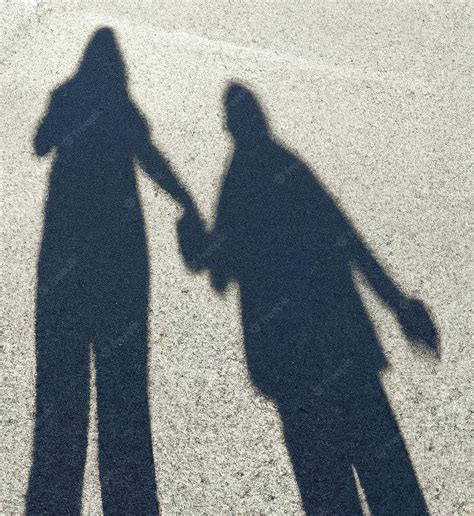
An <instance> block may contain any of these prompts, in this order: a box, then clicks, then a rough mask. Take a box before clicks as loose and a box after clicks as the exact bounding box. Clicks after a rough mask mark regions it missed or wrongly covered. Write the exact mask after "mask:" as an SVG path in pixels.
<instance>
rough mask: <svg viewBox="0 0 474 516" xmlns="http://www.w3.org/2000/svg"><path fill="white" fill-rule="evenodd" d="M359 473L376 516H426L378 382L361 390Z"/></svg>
mask: <svg viewBox="0 0 474 516" xmlns="http://www.w3.org/2000/svg"><path fill="white" fill-rule="evenodd" d="M359 395H360V396H359V397H358V406H359V412H360V415H361V417H359V418H358V422H357V435H358V446H357V447H355V449H354V454H355V460H354V465H355V467H356V469H357V473H358V475H359V478H360V481H361V484H362V487H363V489H364V491H365V494H366V497H367V502H368V504H369V507H370V509H371V511H372V513H373V514H377V515H378V514H391V515H399V514H406V515H425V514H428V509H427V507H426V505H425V501H424V498H423V494H422V492H421V489H420V487H419V485H418V481H417V478H416V475H415V472H414V470H413V467H412V464H411V461H410V458H409V456H408V452H407V450H406V448H405V444H404V442H403V437H402V435H401V433H400V430H399V428H398V425H397V422H396V420H395V417H394V415H393V413H392V410H391V409H390V406H389V403H388V400H387V397H386V395H385V392H384V390H383V388H382V386H381V385H380V383H379V382H378V381H373V382H372V383H370V384H369V383H367V385H366V386H365V388H362V389H360V390H359Z"/></svg>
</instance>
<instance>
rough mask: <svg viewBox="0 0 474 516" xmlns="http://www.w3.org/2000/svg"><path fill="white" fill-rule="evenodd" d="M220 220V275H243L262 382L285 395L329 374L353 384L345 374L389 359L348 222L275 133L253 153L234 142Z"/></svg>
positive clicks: (317, 384)
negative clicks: (354, 257) (358, 277)
mask: <svg viewBox="0 0 474 516" xmlns="http://www.w3.org/2000/svg"><path fill="white" fill-rule="evenodd" d="M216 230H217V232H218V233H219V234H222V235H225V237H226V249H225V251H224V253H223V254H224V255H225V257H223V258H224V259H223V260H222V261H220V263H221V264H225V265H224V267H225V270H219V264H217V265H216V267H215V277H216V281H217V282H219V281H226V279H225V278H227V279H230V278H233V279H235V280H236V281H237V282H238V284H239V287H240V296H241V306H242V319H243V329H244V333H245V346H246V355H247V361H248V366H249V371H250V375H251V377H252V380H253V382H254V384H255V385H256V386H257V387H258V388H259V389H260V390H261V391H262V392H264V393H265V394H266V395H268V396H270V397H271V398H274V399H276V400H278V401H283V400H284V399H285V398H288V396H289V395H290V397H292V398H293V399H294V397H295V396H297V397H300V396H301V397H302V398H308V396H309V395H310V394H311V393H315V392H316V393H318V392H319V391H320V390H321V389H322V388H324V385H325V384H327V383H328V382H330V383H331V385H332V390H334V388H335V387H336V386H338V385H340V388H341V389H343V390H347V387H348V378H352V380H351V381H354V379H355V378H354V377H360V378H361V379H362V377H367V376H370V375H376V374H377V372H378V371H380V369H382V368H384V367H385V366H386V361H385V358H384V356H383V353H382V351H381V349H380V346H379V343H378V341H377V338H376V335H375V333H374V329H373V326H372V323H371V321H370V319H369V317H368V315H367V313H366V310H365V308H364V306H363V304H362V301H361V298H360V295H359V293H358V292H357V290H356V287H355V284H354V279H353V275H352V263H351V255H350V250H351V242H352V239H353V234H352V229H351V227H350V225H349V224H348V223H347V221H346V219H345V218H344V216H343V215H342V214H341V212H340V211H339V209H338V208H337V206H336V205H335V203H334V201H333V200H332V199H331V198H330V197H329V195H328V194H327V193H326V192H325V191H324V189H323V187H322V186H320V185H319V184H318V183H317V182H316V180H315V179H314V177H313V175H312V174H311V172H310V171H309V170H308V168H307V167H306V166H305V165H304V164H303V163H302V162H300V161H299V160H298V159H297V158H296V157H295V156H293V155H292V154H291V153H289V152H288V151H286V150H285V149H283V148H282V147H280V146H279V145H277V144H276V143H274V142H273V141H271V140H268V141H266V142H263V143H262V142H260V145H259V147H258V153H255V154H252V153H248V152H244V151H243V150H241V149H239V148H237V149H236V151H235V155H234V158H233V160H232V163H231V165H230V168H229V171H228V175H227V177H226V180H225V183H224V187H223V190H222V196H221V202H220V205H219V210H218V218H217V222H216ZM221 257H222V254H221ZM219 278H221V280H219ZM349 383H351V382H349ZM344 386H346V387H344ZM289 393H291V394H289Z"/></svg>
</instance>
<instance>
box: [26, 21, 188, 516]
mask: <svg viewBox="0 0 474 516" xmlns="http://www.w3.org/2000/svg"><path fill="white" fill-rule="evenodd" d="M34 146H35V150H36V153H37V154H38V155H39V156H44V155H46V154H47V153H49V152H50V151H51V150H52V149H53V148H54V149H56V154H55V158H54V164H53V167H52V170H51V174H50V178H49V190H48V196H47V201H46V205H45V210H44V230H43V239H42V244H41V251H40V255H39V261H38V284H37V304H36V368H37V371H36V374H37V378H36V382H37V384H36V425H35V433H34V452H33V466H32V470H31V474H30V481H29V489H28V495H27V512H28V513H29V514H44V513H47V514H62V513H65V512H67V513H68V514H79V512H80V504H81V491H82V483H83V472H84V464H85V459H86V448H87V430H88V420H89V381H90V379H89V378H90V360H91V353H93V354H94V358H95V365H96V384H97V406H98V431H99V471H100V483H101V488H102V504H103V509H104V512H105V513H106V514H118V513H121V514H155V513H157V512H158V503H157V497H156V482H155V470H154V463H153V452H152V444H151V432H150V417H149V408H148V399H147V348H148V346H147V308H148V287H149V270H148V255H147V245H146V238H145V229H144V220H143V215H142V210H141V206H140V200H139V195H138V191H137V183H136V178H135V171H134V160H136V161H137V162H138V163H139V164H140V165H141V167H142V168H143V169H144V170H145V171H146V172H147V173H148V174H149V175H150V176H151V177H152V178H153V179H154V180H155V181H156V182H157V183H159V185H160V186H161V187H162V188H164V189H165V191H167V192H168V193H169V194H170V195H171V196H172V197H173V198H174V199H175V200H176V201H177V202H179V203H181V204H182V205H184V206H189V205H190V204H191V200H190V198H189V196H188V194H187V193H186V192H185V190H184V189H183V188H182V187H181V185H180V184H179V182H178V181H177V179H175V177H174V176H173V174H172V173H171V171H170V170H169V168H168V166H167V164H166V161H165V159H164V158H163V157H162V156H161V155H160V154H159V153H158V151H157V150H156V149H155V148H154V147H153V145H152V143H151V140H150V134H149V130H148V127H147V124H146V122H145V120H144V119H143V117H142V116H141V114H140V112H139V111H138V109H137V107H136V106H135V105H134V104H133V102H132V100H131V98H130V96H129V94H128V91H127V77H126V69H125V65H124V62H123V60H122V57H121V54H120V50H119V48H118V46H117V43H116V41H115V38H114V34H113V32H112V30H110V29H108V28H102V29H100V30H98V31H97V32H96V33H95V34H94V35H93V37H92V38H91V40H90V42H89V44H88V46H87V48H86V50H85V53H84V56H83V59H82V62H81V63H80V65H79V67H78V69H77V71H76V73H75V75H74V76H73V77H72V78H71V79H70V80H69V81H67V82H66V83H65V84H63V85H62V86H60V87H59V88H58V89H57V90H56V91H54V92H53V94H52V96H51V102H50V106H49V110H48V112H47V114H46V115H45V117H44V118H43V120H42V122H41V124H40V126H39V128H38V131H37V134H36V138H35V142H34Z"/></svg>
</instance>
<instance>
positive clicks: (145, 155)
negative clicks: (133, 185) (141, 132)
mask: <svg viewBox="0 0 474 516" xmlns="http://www.w3.org/2000/svg"><path fill="white" fill-rule="evenodd" d="M137 160H138V163H139V164H140V166H141V168H142V169H143V170H144V171H145V172H146V173H147V174H148V175H149V176H150V177H151V178H152V179H153V180H154V181H155V182H156V183H157V184H158V185H160V187H161V188H162V189H163V190H164V191H165V192H166V193H167V194H168V195H170V196H171V197H172V198H173V199H174V200H175V201H176V202H177V203H179V204H180V205H181V206H182V207H183V208H185V209H186V210H195V207H194V203H193V201H192V199H191V196H190V195H189V193H188V192H187V190H186V189H185V188H184V186H183V185H182V184H181V182H180V181H179V179H178V178H177V177H176V176H175V175H174V173H173V171H172V170H171V168H170V166H169V164H168V162H167V161H166V160H165V159H164V158H163V156H162V155H161V154H160V152H159V151H158V150H157V149H156V147H155V146H154V145H153V144H152V143H151V141H150V140H148V139H147V141H146V142H145V143H144V144H143V145H141V146H140V149H139V152H138V153H137Z"/></svg>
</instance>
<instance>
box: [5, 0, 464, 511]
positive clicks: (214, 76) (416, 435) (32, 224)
mask: <svg viewBox="0 0 474 516" xmlns="http://www.w3.org/2000/svg"><path fill="white" fill-rule="evenodd" d="M471 7H472V4H471V3H470V2H464V1H451V2H436V1H426V2H415V1H403V2H385V1H381V2H333V1H328V2H313V1H310V0H307V1H302V2H296V1H295V2H293V1H278V2H270V1H266V0H261V1H256V2H246V1H241V2H239V1H222V2H213V1H208V2H201V1H183V2H181V1H174V2H173V1H157V2H152V1H142V2H130V1H127V0H122V1H117V2H111V1H110V2H109V1H105V0H97V1H91V0H83V1H80V2H79V1H78V2H76V1H68V2H61V1H59V0H58V1H51V2H49V1H41V0H24V1H21V0H15V1H5V0H4V1H3V2H2V9H1V10H2V26H3V35H2V42H1V43H2V51H1V53H2V65H1V67H2V74H1V79H0V81H1V90H2V95H1V115H2V120H3V123H2V128H1V135H2V146H1V147H2V191H1V199H2V222H1V241H2V246H1V255H2V310H1V313H2V330H3V336H2V343H3V357H2V369H3V373H2V382H3V401H2V430H1V439H0V441H1V443H2V465H1V470H0V471H1V474H0V477H1V485H2V488H1V505H0V512H1V513H2V514H21V513H23V512H24V511H25V507H26V505H25V504H26V502H25V500H26V495H27V490H28V479H29V475H30V470H31V466H32V457H33V436H34V431H35V430H34V428H35V427H34V425H35V410H36V408H35V374H36V373H35V362H36V358H35V319H36V306H35V304H36V301H35V300H36V295H37V284H38V283H37V263H38V258H39V252H40V248H41V243H42V235H43V224H44V217H43V215H44V211H43V210H44V206H45V202H46V199H47V195H48V181H49V174H50V172H51V167H52V163H53V161H54V153H52V154H50V155H48V156H46V157H43V158H40V157H38V156H36V155H35V152H34V147H33V141H34V137H35V133H36V130H37V127H38V124H39V123H40V121H41V119H42V117H43V116H44V115H45V114H46V111H47V109H48V104H49V99H50V95H51V93H52V92H53V91H54V90H55V89H56V88H58V87H59V86H60V85H62V84H64V83H65V82H66V81H67V80H69V79H70V78H71V77H72V76H73V75H74V74H75V73H76V70H77V66H78V65H79V63H80V62H81V59H82V56H83V53H84V50H85V48H86V45H87V43H88V41H89V40H90V38H91V36H92V35H93V34H94V32H95V31H96V30H97V29H99V28H101V27H104V26H106V27H110V28H111V29H113V31H114V33H115V36H116V38H117V41H118V43H119V45H120V49H121V52H122V55H123V59H124V61H125V63H126V66H127V68H128V81H129V83H128V86H129V90H130V95H131V97H132V98H133V100H134V102H135V104H136V106H138V108H139V109H140V111H141V113H142V114H143V116H144V117H145V118H146V120H147V122H148V125H149V127H150V131H151V139H152V141H153V143H154V144H155V145H156V147H157V148H158V149H159V150H160V152H161V153H162V155H163V156H165V157H166V159H167V160H168V161H169V164H170V166H171V168H172V169H173V170H174V172H175V174H176V176H177V177H178V178H179V180H180V181H181V182H182V184H183V185H184V186H185V187H186V189H187V190H188V192H189V193H190V195H191V196H192V197H193V199H194V201H195V203H196V205H197V206H198V207H199V210H200V212H201V215H202V217H203V219H204V220H205V223H206V225H207V227H209V228H210V227H212V225H213V222H214V220H215V218H216V208H217V205H218V200H219V195H220V191H221V183H222V180H223V178H224V176H225V173H226V171H227V169H228V166H229V160H230V159H231V156H232V152H233V142H232V138H231V136H230V135H229V132H228V131H227V130H226V127H225V109H224V100H223V95H224V92H225V90H226V88H227V87H228V85H229V84H230V83H231V82H238V83H241V84H245V86H246V87H247V88H248V89H249V90H250V91H251V92H252V94H253V95H255V97H256V98H258V101H259V103H260V104H261V106H262V108H263V109H264V112H265V116H266V117H267V122H268V126H269V128H270V130H271V132H272V134H273V135H274V136H275V137H276V138H277V139H278V141H279V143H280V145H282V146H284V147H285V148H286V149H287V150H289V151H291V152H292V153H293V154H294V155H297V156H298V157H299V159H301V160H302V161H303V162H304V163H305V165H306V167H307V169H308V170H310V171H311V173H312V174H313V175H314V177H315V178H317V180H318V181H319V182H320V184H322V185H324V187H325V188H326V190H327V191H328V192H330V193H331V194H332V196H333V198H334V199H335V202H336V203H337V205H338V206H339V208H340V209H341V210H343V211H344V213H345V215H346V217H347V218H348V220H350V221H351V223H352V225H353V227H355V228H356V229H357V231H358V234H359V235H360V236H361V238H363V240H364V241H365V242H366V244H367V246H368V247H369V248H370V249H371V250H372V252H373V253H374V255H375V256H376V257H377V259H378V261H379V263H380V264H382V266H383V268H384V269H385V271H386V272H387V273H388V274H389V275H390V277H391V278H392V279H393V280H394V282H395V283H396V284H397V285H398V286H399V288H400V289H401V291H403V292H404V293H405V294H406V295H407V296H409V297H412V298H416V299H418V300H421V301H422V302H423V303H424V305H425V306H426V307H428V309H429V312H430V314H431V316H432V319H433V322H434V324H435V326H436V329H437V332H438V336H439V349H440V353H439V357H438V358H434V357H433V356H431V355H427V354H426V353H420V352H419V349H418V348H417V347H416V346H415V347H414V346H413V345H412V344H411V343H410V342H409V341H408V340H407V338H406V337H405V336H404V333H403V331H402V329H401V327H400V325H399V324H398V322H397V319H396V317H395V316H394V313H393V312H392V311H391V310H390V309H389V308H388V307H387V306H386V304H384V303H382V302H381V300H380V299H379V298H378V297H377V295H376V294H375V293H374V292H373V291H372V290H371V288H370V286H369V285H368V284H367V283H366V281H365V280H364V278H363V276H362V275H360V274H355V280H356V282H357V285H358V289H359V291H360V295H361V297H362V300H363V302H364V305H365V307H366V309H367V311H368V313H369V315H370V318H371V320H372V322H373V324H374V327H375V329H376V334H377V337H378V339H379V340H380V343H381V346H382V348H383V351H384V354H385V357H386V360H387V362H388V364H389V367H387V368H386V369H385V370H383V371H382V372H381V382H382V384H383V387H384V390H385V392H386V395H387V397H388V399H389V400H390V405H391V407H392V410H393V412H394V414H395V417H396V420H397V422H398V425H399V427H400V432H401V435H402V436H403V441H404V442H405V446H406V448H407V450H408V453H409V457H410V460H411V463H412V466H413V469H414V471H415V473H416V477H417V479H418V483H419V487H420V489H421V491H422V492H423V495H424V498H425V501H426V504H427V506H428V508H429V511H430V513H432V514H434V515H439V516H444V515H451V514H459V515H461V514H465V515H467V514H472V513H473V511H474V505H473V504H472V491H470V486H469V480H468V479H469V476H470V475H469V471H471V475H472V467H471V466H470V465H469V462H470V461H469V456H470V450H471V451H472V441H471V442H470V441H469V437H468V436H469V432H468V430H469V428H472V419H470V413H471V412H472V401H470V399H469V378H470V376H471V375H472V372H471V369H472V352H470V349H471V347H472V336H471V334H472V331H471V330H472V322H471V320H472V281H470V279H469V278H470V277H472V266H470V259H471V258H472V246H471V245H470V239H469V235H470V221H471V206H472V193H470V192H472V179H471V178H472V164H471V153H470V149H469V147H470V146H471V147H472V140H470V136H472V135H471V134H470V113H472V91H470V90H469V76H470V72H472V54H471V56H469V47H471V49H472V12H471ZM92 123H93V121H92ZM89 125H90V124H86V125H85V126H83V129H82V130H83V131H84V132H86V131H87V130H88V127H89ZM82 130H81V131H82ZM81 131H80V132H81ZM76 136H78V137H80V134H76ZM470 170H471V172H469V171H470ZM469 174H471V175H469ZM137 177H138V186H139V194H140V199H141V203H142V210H143V214H144V218H145V228H146V237H147V243H148V253H149V261H150V289H149V290H150V300H149V307H148V345H149V357H148V370H149V378H148V402H149V407H150V418H151V430H152V447H153V456H154V464H155V471H156V484H157V497H158V500H159V504H160V509H161V511H162V513H163V514H170V515H171V514H193V515H194V514H203V515H204V514H303V513H304V510H303V504H302V499H301V496H300V491H299V489H298V484H297V478H296V475H295V472H294V470H293V467H292V463H291V458H290V455H289V453H288V451H287V447H286V445H285V435H284V428H283V425H282V421H281V419H280V414H279V411H278V407H277V404H276V402H275V401H274V400H272V399H270V398H269V397H268V396H265V395H263V393H262V392H260V391H259V390H258V389H257V388H256V387H255V385H253V382H252V380H251V378H250V376H249V372H248V367H247V360H246V355H245V347H244V335H243V329H242V317H241V305H240V301H239V285H238V284H237V283H235V282H234V283H231V284H230V285H229V287H228V288H227V290H225V292H223V293H222V292H221V293H219V292H217V291H216V290H215V289H214V288H213V285H212V282H211V278H210V274H209V273H208V271H207V270H202V271H201V272H199V273H195V272H193V271H192V270H190V269H189V268H188V267H187V266H186V263H185V260H184V259H183V257H182V255H181V251H180V246H179V241H178V236H177V231H176V226H177V223H178V221H179V219H180V217H181V215H182V210H181V208H180V207H179V205H178V204H177V203H176V202H174V201H173V200H172V199H171V198H170V196H169V195H167V194H166V193H165V192H164V191H163V190H162V189H160V188H159V186H158V185H157V184H156V183H154V182H153V180H152V179H150V178H149V177H148V176H147V175H146V174H145V173H143V172H142V171H140V170H139V169H138V168H137ZM277 179H278V181H280V182H281V183H284V182H285V181H286V176H285V175H283V176H281V177H280V176H279V177H278V178H277ZM213 252H214V251H213V248H210V249H208V250H207V251H204V254H206V253H207V254H209V255H210V254H212V253H213ZM67 276H68V269H66V270H63V271H62V272H61V271H59V272H58V274H57V275H56V276H55V278H56V279H55V280H54V283H55V285H56V286H57V285H59V284H60V283H61V282H62V281H63V278H64V277H67ZM283 311H284V308H281V307H280V306H279V305H278V306H277V307H276V308H275V310H273V311H271V312H267V313H264V314H263V316H262V320H264V321H270V319H271V321H270V322H271V323H272V324H273V321H275V325H276V321H277V320H278V317H280V315H279V314H280V313H282V312H283ZM58 367H60V364H58ZM338 374H339V373H337V372H336V373H335V376H332V378H333V379H336V380H337V377H338ZM95 377H96V376H95V368H94V364H92V374H91V377H90V382H91V399H90V407H91V417H90V418H89V430H88V432H89V436H88V446H87V461H86V467H85V478H84V486H83V491H82V513H83V514H87V515H88V514H91V515H92V514H94V515H95V514H102V501H101V488H100V482H99V469H98V453H99V452H98V450H99V446H98V422H97V420H98V417H97V396H96V390H95V383H96V382H95ZM332 381H333V380H331V376H330V377H329V378H328V379H326V380H324V382H323V385H322V389H330V388H331V382H332ZM71 388H72V387H71ZM390 446H391V442H390V441H388V444H387V449H389V448H390ZM362 485H363V482H362ZM358 489H359V496H360V498H361V506H362V507H363V508H364V511H365V512H367V510H368V509H367V504H366V502H365V498H364V494H363V492H362V491H363V487H362V488H361V487H360V486H358ZM64 511H65V512H64V513H65V514H67V513H68V512H67V508H66V507H65V509H64Z"/></svg>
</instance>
